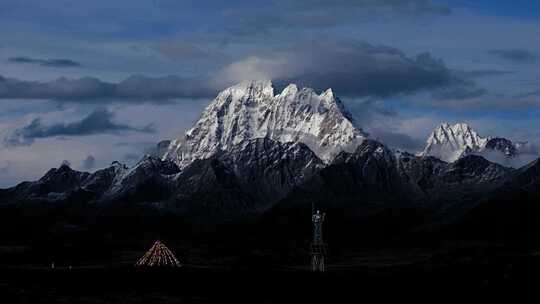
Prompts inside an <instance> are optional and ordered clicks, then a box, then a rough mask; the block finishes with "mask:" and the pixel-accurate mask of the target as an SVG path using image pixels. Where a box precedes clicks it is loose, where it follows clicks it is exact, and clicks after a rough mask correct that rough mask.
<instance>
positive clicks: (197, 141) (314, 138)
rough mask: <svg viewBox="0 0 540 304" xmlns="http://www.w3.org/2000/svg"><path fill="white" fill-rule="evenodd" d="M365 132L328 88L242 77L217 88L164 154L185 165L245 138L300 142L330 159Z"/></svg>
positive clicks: (355, 143)
mask: <svg viewBox="0 0 540 304" xmlns="http://www.w3.org/2000/svg"><path fill="white" fill-rule="evenodd" d="M365 137H366V135H365V134H364V133H363V132H362V131H361V130H360V129H358V128H356V127H355V126H354V124H353V122H352V120H351V118H350V115H348V113H347V112H346V111H345V109H344V108H343V105H342V104H341V102H340V101H339V99H338V98H337V97H336V96H334V93H333V92H332V90H331V89H329V90H326V91H325V92H323V93H321V94H317V93H316V92H315V90H313V89H311V88H302V89H299V88H298V86H296V85H295V84H290V85H288V86H287V87H286V88H285V89H284V90H283V91H282V92H281V93H279V94H277V95H274V88H273V86H272V83H271V82H270V81H246V82H242V83H239V84H237V85H235V86H232V87H230V88H227V89H225V90H224V91H222V92H221V93H219V94H218V96H217V97H216V99H215V100H214V101H213V102H212V103H211V104H210V105H209V106H208V107H207V108H206V109H205V110H204V112H203V114H202V116H201V118H200V119H199V121H197V123H196V124H195V126H193V128H191V129H190V130H188V131H187V132H186V133H185V135H182V136H180V137H179V138H177V139H176V140H173V141H172V142H171V143H170V145H169V147H168V149H167V151H166V152H165V154H164V155H163V158H169V159H172V160H174V161H175V162H176V163H177V164H178V165H179V166H180V167H184V166H186V165H187V164H189V163H191V161H193V160H194V159H204V158H208V157H210V156H212V155H214V154H215V153H216V152H218V151H220V150H230V149H231V148H232V147H233V146H235V145H237V144H239V143H242V142H244V141H246V140H252V139H257V138H268V139H271V140H274V141H277V142H281V143H287V142H301V143H304V144H306V145H307V146H308V147H309V148H310V149H311V150H313V151H314V152H315V154H317V156H318V157H319V158H321V159H322V160H323V161H326V162H329V161H330V160H332V158H333V157H334V156H335V155H336V154H337V153H339V152H341V151H344V150H345V151H349V150H351V151H352V150H354V148H356V146H358V144H359V143H361V142H362V141H363V139H364V138H365Z"/></svg>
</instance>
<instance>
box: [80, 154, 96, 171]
mask: <svg viewBox="0 0 540 304" xmlns="http://www.w3.org/2000/svg"><path fill="white" fill-rule="evenodd" d="M95 166H96V158H95V157H94V156H92V155H88V157H86V158H85V159H84V160H83V161H82V167H83V168H84V169H87V170H88V169H92V168H94V167H95Z"/></svg>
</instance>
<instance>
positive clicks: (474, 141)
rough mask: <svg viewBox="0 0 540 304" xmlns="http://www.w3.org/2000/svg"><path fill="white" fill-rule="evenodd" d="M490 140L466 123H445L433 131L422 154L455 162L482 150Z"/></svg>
mask: <svg viewBox="0 0 540 304" xmlns="http://www.w3.org/2000/svg"><path fill="white" fill-rule="evenodd" d="M489 140H490V138H484V137H481V136H480V135H478V133H476V132H475V131H474V130H473V129H472V128H471V127H470V126H469V125H467V124H466V123H457V124H455V125H450V124H448V123H443V124H441V125H440V126H438V127H437V128H436V129H435V130H434V131H433V132H432V133H431V135H430V136H429V138H428V140H427V144H426V147H425V149H424V151H423V152H421V153H420V155H421V156H434V157H437V158H439V159H441V160H444V161H447V162H454V161H456V160H457V159H459V158H460V157H461V156H464V155H467V154H470V153H475V152H479V151H482V150H483V149H484V148H485V146H486V144H487V142H488V141H489Z"/></svg>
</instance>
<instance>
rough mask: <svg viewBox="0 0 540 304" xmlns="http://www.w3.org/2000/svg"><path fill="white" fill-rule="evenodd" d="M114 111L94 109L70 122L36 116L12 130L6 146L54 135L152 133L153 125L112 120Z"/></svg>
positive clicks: (6, 140)
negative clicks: (46, 120) (47, 120)
mask: <svg viewBox="0 0 540 304" xmlns="http://www.w3.org/2000/svg"><path fill="white" fill-rule="evenodd" d="M113 119H114V113H113V112H110V111H108V110H106V109H102V108H99V109H96V110H94V111H93V112H92V113H90V114H89V115H88V116H86V117H84V118H83V119H81V120H80V121H76V122H71V123H67V124H65V123H58V124H53V125H49V126H47V125H44V124H43V122H42V121H41V119H39V118H36V119H34V120H33V121H32V122H31V123H30V124H28V125H26V126H24V127H22V128H20V129H16V130H14V131H13V132H12V133H11V134H9V135H8V136H7V137H6V138H5V139H4V143H5V144H6V145H7V146H20V145H30V144H32V143H33V142H34V139H37V138H47V137H55V136H86V135H96V134H119V133H125V132H142V133H152V132H154V131H155V130H154V127H153V126H152V125H148V126H145V127H133V126H129V125H127V124H121V123H116V122H114V120H113Z"/></svg>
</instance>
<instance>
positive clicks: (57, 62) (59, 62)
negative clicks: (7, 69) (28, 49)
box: [8, 56, 81, 68]
mask: <svg viewBox="0 0 540 304" xmlns="http://www.w3.org/2000/svg"><path fill="white" fill-rule="evenodd" d="M8 61H9V62H12V63H21V64H36V65H41V66H47V67H57V68H71V67H80V66H81V64H80V63H79V62H77V61H73V60H70V59H38V58H30V57H24V56H21V57H11V58H9V59H8Z"/></svg>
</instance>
